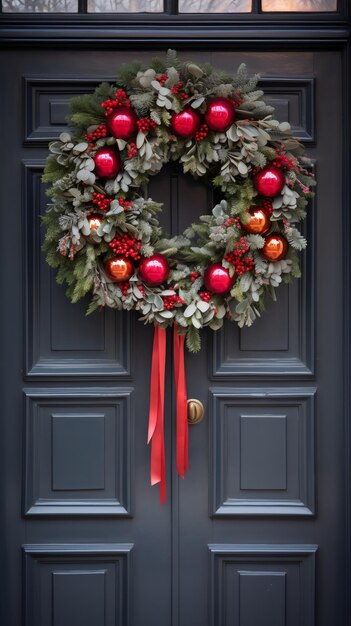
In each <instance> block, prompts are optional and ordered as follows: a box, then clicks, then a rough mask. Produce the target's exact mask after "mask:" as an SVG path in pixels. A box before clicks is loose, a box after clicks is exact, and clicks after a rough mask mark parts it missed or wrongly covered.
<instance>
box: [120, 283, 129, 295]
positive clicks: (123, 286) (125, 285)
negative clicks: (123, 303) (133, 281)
mask: <svg viewBox="0 0 351 626" xmlns="http://www.w3.org/2000/svg"><path fill="white" fill-rule="evenodd" d="M117 284H118V287H119V288H120V290H121V292H122V294H123V295H124V296H127V295H128V291H129V287H130V284H129V280H127V281H125V282H123V283H117Z"/></svg>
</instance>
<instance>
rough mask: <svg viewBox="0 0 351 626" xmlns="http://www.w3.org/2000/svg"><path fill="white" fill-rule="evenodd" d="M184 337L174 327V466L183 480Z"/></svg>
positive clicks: (185, 415)
mask: <svg viewBox="0 0 351 626" xmlns="http://www.w3.org/2000/svg"><path fill="white" fill-rule="evenodd" d="M184 342H185V335H179V334H178V326H177V325H176V324H175V325H174V333H173V346H174V378H175V386H176V410H177V425H176V433H177V450H176V464H177V472H178V474H179V476H181V477H182V478H184V472H185V470H187V469H188V467H189V463H188V406H187V391H186V376H185V363H184Z"/></svg>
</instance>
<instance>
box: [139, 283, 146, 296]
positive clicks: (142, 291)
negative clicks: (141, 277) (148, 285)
mask: <svg viewBox="0 0 351 626" xmlns="http://www.w3.org/2000/svg"><path fill="white" fill-rule="evenodd" d="M138 289H139V291H140V293H141V295H142V296H145V289H144V285H138Z"/></svg>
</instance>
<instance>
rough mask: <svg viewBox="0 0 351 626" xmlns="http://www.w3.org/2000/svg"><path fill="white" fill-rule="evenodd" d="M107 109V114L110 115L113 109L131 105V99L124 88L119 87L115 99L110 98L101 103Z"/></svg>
mask: <svg viewBox="0 0 351 626" xmlns="http://www.w3.org/2000/svg"><path fill="white" fill-rule="evenodd" d="M101 106H102V107H103V108H104V109H105V115H110V113H112V111H113V109H117V108H118V107H130V100H129V98H128V96H127V94H126V92H125V91H124V89H118V91H116V93H115V95H114V99H112V98H108V99H107V100H105V102H103V103H102V105H101Z"/></svg>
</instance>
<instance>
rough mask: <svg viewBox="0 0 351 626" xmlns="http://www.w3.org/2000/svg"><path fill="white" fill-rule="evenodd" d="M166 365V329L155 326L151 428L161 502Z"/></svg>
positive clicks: (153, 479) (163, 494) (153, 481)
mask: <svg viewBox="0 0 351 626" xmlns="http://www.w3.org/2000/svg"><path fill="white" fill-rule="evenodd" d="M165 366H166V331H165V329H164V328H160V326H155V334H154V345H153V350H152V366H151V388H150V411H149V430H148V439H147V442H148V443H150V441H151V484H152V485H156V484H157V483H160V503H161V504H163V503H164V502H165V500H166V462H165V442H164V400H165Z"/></svg>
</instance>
